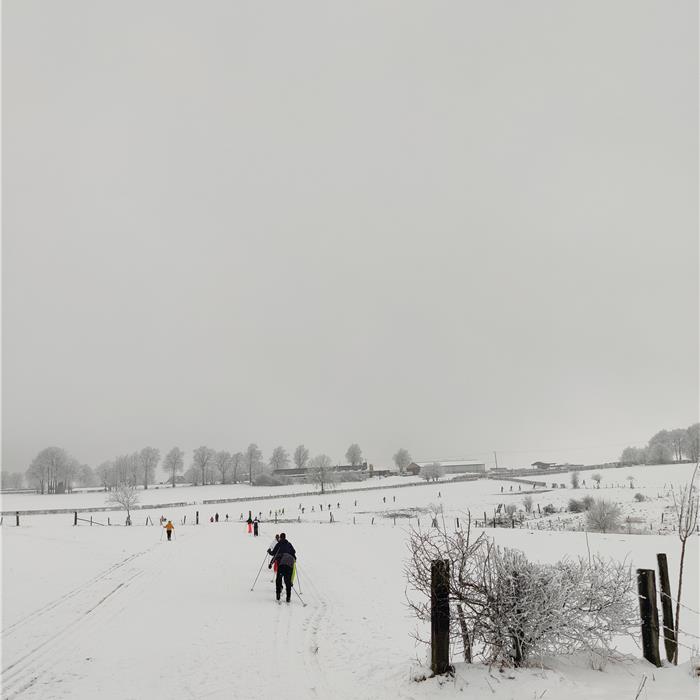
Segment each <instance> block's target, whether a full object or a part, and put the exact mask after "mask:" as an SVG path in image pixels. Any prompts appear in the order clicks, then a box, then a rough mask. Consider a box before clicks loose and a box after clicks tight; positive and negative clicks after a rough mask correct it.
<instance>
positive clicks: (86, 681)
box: [1, 467, 700, 700]
mask: <svg viewBox="0 0 700 700" xmlns="http://www.w3.org/2000/svg"><path fill="white" fill-rule="evenodd" d="M637 469H649V470H650V471H648V472H646V473H645V474H640V475H639V479H640V484H639V485H640V489H641V488H647V489H648V491H649V494H648V495H653V496H655V498H656V499H657V500H662V499H663V487H664V483H668V481H669V479H668V478H667V479H666V481H660V477H659V475H658V474H656V471H655V470H658V469H661V468H637ZM664 469H667V468H664ZM672 469H676V470H677V471H676V472H674V479H673V480H674V482H675V483H680V482H682V481H683V480H684V479H685V478H686V476H687V475H686V471H687V470H685V469H681V468H680V467H674V468H672ZM618 471H621V470H615V471H614V473H615V474H617V472H618ZM611 473H613V472H612V470H609V471H608V472H606V474H611ZM670 474H671V472H668V471H667V472H665V473H664V474H663V476H667V477H668V476H670ZM561 476H562V475H558V476H557V480H561V482H562V483H563V482H564V479H563V478H561V479H559V477H561ZM645 476H646V479H647V482H648V483H647V485H646V486H644V484H643V483H642V482H643V480H644V478H645ZM619 481H620V483H623V479H619ZM399 483H405V482H404V480H400V481H399ZM510 483H511V482H495V481H486V480H482V481H477V482H465V483H454V484H445V483H441V484H437V485H434V486H433V485H431V486H418V487H415V488H404V489H391V488H387V489H386V490H382V491H373V492H369V493H364V494H354V493H353V494H350V493H347V494H342V493H340V492H337V493H335V494H331V495H324V496H323V497H320V496H319V497H315V498H311V497H304V498H297V499H292V498H289V497H287V498H283V497H282V494H281V493H280V494H279V495H278V494H275V495H274V496H271V497H270V499H269V500H263V501H254V502H251V504H250V507H251V508H253V506H255V510H256V511H261V512H264V513H265V514H266V515H267V514H268V513H269V510H273V511H274V510H275V509H277V510H281V508H282V507H284V508H285V514H286V515H290V516H291V517H292V518H294V519H295V520H296V518H297V517H298V516H300V510H299V506H300V505H303V507H304V509H305V513H304V516H302V522H288V523H285V524H284V525H283V526H281V525H278V526H277V527H275V526H274V524H273V523H267V522H266V523H263V525H262V527H261V537H259V538H257V539H256V538H253V537H252V536H249V535H247V534H246V532H245V528H244V526H243V525H242V524H241V523H240V522H239V521H238V518H239V516H240V513H241V511H245V510H247V508H243V507H242V506H241V505H240V504H234V505H232V506H231V508H230V510H229V516H230V522H229V523H225V522H220V523H218V524H211V523H209V522H208V517H209V515H210V511H211V514H213V513H214V512H215V510H217V509H218V512H219V513H220V514H221V515H222V516H224V515H225V513H226V512H227V511H226V508H227V507H228V506H226V505H224V506H221V507H219V506H211V507H209V506H206V507H200V508H199V510H200V516H201V525H200V526H198V527H197V526H194V525H191V524H190V523H191V522H192V521H193V519H194V510H195V508H194V507H192V506H187V507H183V508H179V509H174V508H173V509H167V512H165V513H164V514H165V515H167V516H168V517H171V518H173V519H174V521H175V522H176V524H177V529H176V539H175V540H174V541H173V542H171V543H168V542H166V541H165V537H162V538H161V530H160V528H159V527H158V526H157V525H156V526H152V527H151V526H143V525H142V524H140V522H141V521H140V519H139V520H138V521H136V520H135V522H137V524H138V526H135V527H131V528H125V527H99V526H93V527H90V526H89V525H85V524H82V525H81V526H79V527H73V526H72V518H71V517H69V516H66V515H34V516H24V517H23V518H22V525H21V527H19V528H16V527H8V526H7V525H8V519H7V518H5V523H4V525H3V527H2V530H1V534H2V540H1V541H2V583H3V588H2V590H3V593H2V604H3V605H2V681H3V692H2V697H3V698H12V697H17V696H19V697H22V698H37V699H39V698H41V699H44V698H79V699H82V698H86V699H88V698H90V699H92V698H100V699H101V700H110V699H112V698H114V699H115V700H116V699H117V698H119V699H120V700H121V699H124V698H139V699H141V698H147V697H156V696H158V697H167V698H170V699H173V700H179V699H180V698H249V697H256V698H272V697H276V696H278V695H283V696H284V697H286V698H290V699H295V698H300V699H301V698H304V699H305V700H306V699H308V698H310V697H311V698H313V697H331V698H352V699H353V700H356V699H358V698H360V699H363V698H367V699H369V698H377V699H379V698H416V699H419V698H432V697H444V698H453V697H460V698H462V697H477V698H482V697H489V698H494V699H495V700H505V699H506V698H519V699H520V698H540V697H544V698H560V697H566V698H567V699H568V700H578V699H579V698H580V699H583V698H587V699H588V698H617V697H619V698H634V697H635V695H636V693H637V691H638V689H639V687H640V685H641V684H642V683H644V687H643V689H642V691H641V693H640V694H639V697H640V698H672V697H673V698H695V697H697V692H698V686H697V681H695V680H693V679H691V677H690V674H689V673H688V664H687V661H686V663H685V665H684V666H681V667H679V668H663V669H655V668H654V667H652V666H650V665H649V664H647V663H646V662H644V661H641V660H640V658H639V657H640V656H641V654H640V653H639V651H638V650H637V649H636V648H635V646H634V644H632V643H630V642H625V643H623V645H622V647H621V650H622V651H624V652H627V653H629V654H630V657H628V659H627V660H626V661H623V662H619V663H611V664H610V665H608V667H607V668H606V669H605V671H603V672H599V671H594V670H592V669H591V668H590V664H589V663H588V660H587V659H583V658H575V659H556V660H545V663H544V668H542V669H529V670H518V671H510V670H508V671H506V672H505V673H500V672H498V670H497V669H491V670H489V669H487V668H484V667H481V666H478V665H475V666H473V667H469V666H466V665H464V664H457V670H456V674H455V677H454V678H451V679H449V680H443V679H428V680H425V681H419V680H415V679H416V678H421V677H423V676H424V675H425V674H426V673H427V672H428V671H427V669H426V667H425V659H426V649H425V648H424V647H422V646H417V645H416V643H415V642H414V641H413V639H412V637H411V633H412V632H413V631H414V630H415V629H416V623H415V621H414V620H413V619H412V618H411V617H410V616H409V614H408V610H407V608H406V606H405V604H404V600H405V596H404V590H405V577H404V574H403V571H402V570H403V567H404V564H405V560H406V554H407V552H406V547H405V543H406V527H407V524H408V523H407V521H406V520H405V519H402V518H397V524H396V526H394V525H393V522H394V521H393V517H392V514H393V512H394V511H399V509H404V510H405V511H406V512H408V511H410V512H413V513H414V518H413V520H412V522H413V523H414V524H415V515H416V514H418V511H416V510H414V509H424V508H427V507H428V506H430V505H431V504H433V505H434V504H442V506H443V511H444V513H445V516H446V518H447V520H448V522H449V521H452V522H453V521H454V518H456V517H458V516H459V515H460V514H462V517H463V513H464V511H465V510H466V509H467V508H469V509H471V510H472V511H473V512H475V513H479V512H480V511H484V510H487V511H489V510H493V507H494V506H495V505H496V504H497V503H499V502H502V501H503V500H504V498H503V494H501V492H500V487H501V486H502V485H503V486H504V487H505V488H506V489H508V488H509V486H510ZM603 483H604V484H605V482H603ZM624 484H625V485H624V486H622V488H621V489H620V490H619V491H620V493H619V494H616V496H615V497H616V498H620V499H621V498H623V497H627V498H630V495H629V494H628V492H630V489H629V487H628V485H627V483H626V482H624ZM386 485H387V486H389V485H390V483H387V484H386ZM236 488H239V489H247V490H246V491H245V493H248V494H252V493H254V491H253V490H251V489H250V488H249V487H236ZM516 488H517V486H516ZM655 489H660V490H658V491H657V492H656V493H653V491H654V490H655ZM213 490H214V491H215V493H216V495H214V496H213V497H214V498H219V497H223V496H220V495H219V493H220V491H219V490H218V488H214V489H213ZM149 491H151V490H149ZM171 491H173V490H172V489H171V490H170V491H168V492H167V493H168V494H170V492H171ZM194 491H196V492H198V493H199V494H201V493H202V492H203V491H204V489H201V488H200V489H194ZM265 491H266V492H269V489H266V490H265ZM602 491H605V488H603V489H602ZM613 491H614V489H609V492H610V493H609V494H605V495H606V496H609V495H610V494H612V492H613ZM185 492H186V490H185V489H175V490H174V493H175V494H177V498H176V499H173V500H177V501H178V502H183V501H188V500H189V499H188V498H183V497H182V495H183V494H184V493H185ZM152 493H153V494H156V495H158V496H159V497H160V498H159V499H158V500H155V501H153V502H159V503H163V501H164V499H163V498H162V497H163V496H164V495H165V494H164V493H163V490H162V489H161V490H158V491H155V490H153V491H152ZM632 493H633V491H632ZM88 495H90V496H92V494H88ZM261 495H265V493H262V494H261ZM572 495H573V492H572V490H571V489H566V490H563V491H562V492H558V490H557V491H550V492H548V493H547V494H542V503H543V504H544V503H545V502H550V501H551V502H554V503H555V504H557V503H558V501H554V500H553V499H561V502H562V503H563V502H565V500H568V498H570V497H571V496H572ZM659 495H661V496H662V498H661V499H659V498H658V496H659ZM150 496H151V494H149V497H150ZM20 497H21V498H22V499H24V500H23V504H22V506H20V505H19V503H18V502H17V501H14V499H19V498H20ZM83 497H84V496H83V495H78V494H76V495H73V496H66V497H58V498H61V499H63V500H64V502H66V503H69V504H70V505H72V506H73V507H79V501H80V499H82V498H83ZM209 497H210V496H208V495H207V496H204V497H202V496H199V499H203V498H209ZM394 497H396V502H394V501H393V498H394ZM514 498H519V496H515V495H514ZM47 499H48V501H49V503H50V505H49V506H47V505H46V502H47ZM53 500H54V497H46V496H44V497H43V498H42V497H40V496H31V495H30V496H26V495H21V496H20V495H17V496H12V497H7V498H3V506H2V507H3V510H11V509H13V508H22V509H27V508H32V507H34V508H46V507H56V506H53V505H52V502H53ZM195 500H196V499H195ZM355 500H357V501H358V504H357V506H355V505H354V503H355ZM13 501H14V502H13ZM103 502H104V494H101V495H100V498H99V499H98V500H96V501H94V503H95V504H99V505H102V504H103ZM338 502H340V504H341V505H340V508H337V503H338ZM321 503H323V504H325V505H324V510H323V512H321V511H320V505H321ZM329 503H330V504H332V506H333V508H332V510H331V512H332V513H333V514H334V517H335V520H336V522H334V523H333V524H330V523H329V522H328V520H329V513H328V510H327V505H328V504H329ZM642 505H646V504H642ZM648 505H649V506H650V507H651V506H653V505H654V501H650V502H649V503H648ZM312 506H313V507H314V512H313V513H310V511H309V509H310V508H311V507H312ZM88 507H89V506H88ZM103 515H105V514H100V518H101V516H103ZM143 515H144V517H145V513H144V514H143ZM151 515H155V519H156V523H157V517H158V515H157V514H155V513H154V512H153V511H151ZM185 515H186V516H187V524H186V525H180V522H181V521H182V519H183V518H184V516H185ZM140 516H141V514H139V518H140ZM386 516H389V517H386ZM95 517H96V518H97V517H98V515H97V514H96V516H95ZM353 517H354V518H355V521H356V524H355V525H353V524H352V519H353ZM372 517H374V518H375V524H374V525H372V524H371V518H372ZM282 527H283V528H284V529H285V530H286V532H287V533H288V535H289V538H290V540H291V541H292V542H293V543H294V545H295V546H296V548H297V550H298V554H299V581H298V589H299V592H300V593H301V595H302V597H303V599H304V601H305V602H306V603H307V605H306V607H304V606H302V603H301V600H300V599H299V597H297V596H294V597H293V600H292V604H291V605H290V606H286V605H282V606H278V605H276V604H275V603H274V590H273V589H274V586H273V585H272V584H271V582H270V579H271V576H270V573H269V571H268V569H267V568H265V567H264V568H263V570H262V573H261V574H260V578H259V579H258V582H257V584H256V585H255V589H254V590H253V591H251V590H250V589H251V586H252V584H253V580H254V579H255V576H256V573H257V572H258V570H259V569H260V566H261V564H262V563H263V562H264V559H265V556H264V555H265V549H266V548H267V546H268V544H269V543H270V540H271V539H272V535H273V534H274V532H276V531H279V530H280V529H282ZM488 533H489V534H490V535H492V536H493V537H495V538H496V540H497V542H499V543H500V544H504V545H507V546H513V547H517V548H519V549H522V550H523V551H525V552H526V553H527V554H528V555H529V556H531V557H532V558H534V559H539V560H543V561H553V560H556V559H558V558H560V557H562V556H578V555H586V553H587V549H586V547H587V544H586V536H585V534H584V533H580V532H556V531H552V532H549V531H547V532H544V531H533V530H527V529H522V530H518V529H515V530H511V529H497V530H488ZM588 543H589V546H590V547H591V549H592V550H593V551H600V552H601V553H603V554H605V555H610V556H614V557H615V558H619V559H622V558H624V557H628V558H629V560H630V561H631V562H632V563H633V565H634V566H640V567H648V568H655V557H656V553H657V552H666V553H667V554H668V557H669V564H670V567H671V572H672V579H673V581H675V571H676V567H677V558H678V552H679V543H678V540H677V538H675V537H673V536H672V535H667V536H664V535H657V534H654V535H593V534H589V535H588ZM687 557H688V558H687V560H686V577H687V578H686V582H685V590H686V593H687V596H686V597H685V598H684V600H685V602H686V603H687V605H688V606H690V607H691V608H693V609H694V610H699V609H700V605H699V601H698V540H697V538H695V539H694V540H693V541H692V543H691V545H690V547H689V551H688V554H687ZM681 627H682V628H683V629H685V630H687V631H688V632H689V633H691V634H695V635H700V630H699V627H700V620H699V618H698V615H697V614H695V613H693V612H691V611H690V610H687V609H684V611H683V617H682V624H681ZM682 640H683V641H685V642H686V643H687V644H688V646H692V645H693V642H697V640H696V639H694V638H693V637H684V638H682ZM690 654H691V651H690V650H689V649H686V648H685V647H684V648H683V655H682V659H684V660H687V659H688V658H689V656H690ZM645 678H646V680H645Z"/></svg>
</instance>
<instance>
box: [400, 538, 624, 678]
mask: <svg viewBox="0 0 700 700" xmlns="http://www.w3.org/2000/svg"><path fill="white" fill-rule="evenodd" d="M409 547H410V550H411V559H410V561H409V563H408V565H407V566H406V575H407V578H408V582H409V584H410V586H411V588H412V589H413V590H415V591H417V592H418V593H419V594H420V595H419V596H418V597H417V598H416V597H411V596H409V600H408V602H409V606H410V607H411V608H412V610H413V611H414V613H415V614H416V616H417V617H418V618H419V619H420V620H423V621H426V622H427V621H429V620H430V582H431V562H433V561H436V560H443V561H444V560H446V561H448V563H449V599H450V606H451V611H452V614H451V635H452V640H453V642H454V643H455V644H456V645H457V646H458V647H460V648H461V649H462V652H463V654H464V659H465V661H472V660H473V659H477V658H478V659H480V660H482V661H484V662H486V663H489V664H491V663H501V664H509V665H510V664H512V665H516V666H520V665H526V664H527V663H528V660H529V659H531V658H533V657H539V656H542V655H546V654H547V655H548V654H572V653H575V652H579V651H588V652H597V653H603V652H605V651H607V650H610V649H612V648H613V639H614V637H615V636H617V635H620V634H626V633H630V632H632V631H634V630H635V629H636V623H637V620H636V618H637V607H636V606H637V600H636V597H635V595H634V580H633V577H632V572H631V569H630V567H629V566H628V565H627V564H626V563H625V562H616V561H613V560H603V559H601V558H599V557H593V558H591V559H588V558H586V559H583V558H581V559H578V560H576V561H573V560H563V561H559V562H556V563H555V564H540V563H538V562H532V561H529V560H528V559H527V557H526V556H525V554H523V553H522V552H520V551H517V550H514V549H501V548H499V547H496V546H494V545H493V543H492V542H491V541H490V540H489V539H488V538H487V537H486V536H485V535H484V534H483V533H482V534H481V535H479V536H478V537H476V538H472V537H471V531H470V528H469V527H467V530H466V531H458V532H455V533H448V532H446V531H445V530H440V529H439V528H432V529H430V530H427V531H425V530H424V531H412V533H411V537H410V543H409ZM422 641H426V640H422Z"/></svg>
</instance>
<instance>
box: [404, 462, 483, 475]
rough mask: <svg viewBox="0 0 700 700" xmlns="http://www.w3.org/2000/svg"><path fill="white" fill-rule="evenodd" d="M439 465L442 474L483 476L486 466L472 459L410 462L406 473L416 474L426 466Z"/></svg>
mask: <svg viewBox="0 0 700 700" xmlns="http://www.w3.org/2000/svg"><path fill="white" fill-rule="evenodd" d="M436 463H437V464H439V465H440V466H441V467H442V471H443V474H445V475H447V474H485V473H486V464H484V462H479V461H477V460H474V459H448V460H439V459H432V460H429V461H427V462H411V464H410V465H409V466H408V468H407V469H406V471H408V472H409V473H415V474H417V473H418V472H419V471H420V469H421V467H425V466H427V465H428V464H436Z"/></svg>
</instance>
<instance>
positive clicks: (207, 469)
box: [192, 445, 216, 486]
mask: <svg viewBox="0 0 700 700" xmlns="http://www.w3.org/2000/svg"><path fill="white" fill-rule="evenodd" d="M215 456H216V452H214V450H212V449H211V448H210V447H205V446H204V445H202V447H198V448H197V449H196V450H195V451H194V454H193V455H192V466H193V467H194V468H195V469H197V470H198V471H199V472H200V473H201V475H202V486H204V485H205V484H206V483H207V477H208V476H209V475H210V473H211V469H212V467H213V466H214V458H215Z"/></svg>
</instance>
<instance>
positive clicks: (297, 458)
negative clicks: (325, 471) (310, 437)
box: [294, 445, 309, 469]
mask: <svg viewBox="0 0 700 700" xmlns="http://www.w3.org/2000/svg"><path fill="white" fill-rule="evenodd" d="M308 461H309V451H308V450H307V449H306V448H305V447H304V445H299V447H297V448H296V450H294V466H296V468H297V469H303V468H304V467H305V466H306V464H307V462H308Z"/></svg>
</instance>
